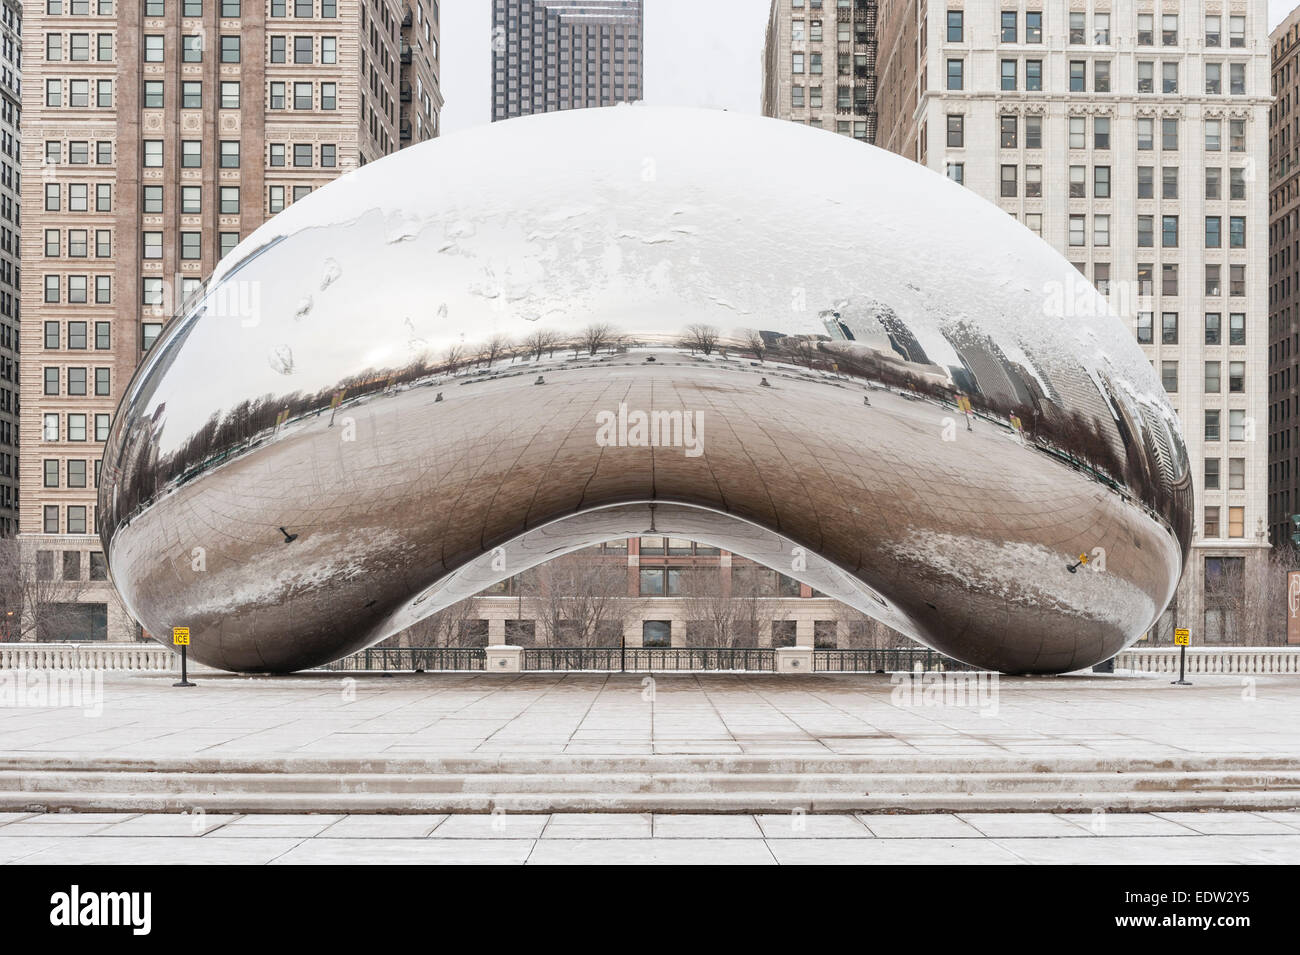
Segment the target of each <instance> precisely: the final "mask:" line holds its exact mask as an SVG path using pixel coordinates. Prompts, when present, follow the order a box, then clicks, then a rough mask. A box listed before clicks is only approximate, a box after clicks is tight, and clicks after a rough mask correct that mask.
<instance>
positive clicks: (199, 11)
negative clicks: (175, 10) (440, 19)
mask: <svg viewBox="0 0 1300 955" xmlns="http://www.w3.org/2000/svg"><path fill="white" fill-rule="evenodd" d="M203 2H204V0H179V4H180V11H181V16H182V17H187V18H194V17H202V16H203ZM212 2H213V3H214V5H215V7H216V10H217V12H218V14H219V15H220V16H221V17H223V18H225V19H234V18H236V17H239V16H242V15H243V12H242V4H241V2H240V0H212ZM175 3H176V0H173V6H174V5H175ZM315 6H316V0H271V16H272V17H287V16H288V15H289V13H288V11H289V10H290V9H292V10H293V15H294V16H295V17H296V18H298V19H300V20H303V19H310V18H312V17H313V16H314V15H315V12H314V11H315ZM91 8H92V3H91V0H45V13H46V14H47V15H48V16H52V17H57V16H62V15H63V14H64V13H68V14H71V15H72V16H74V17H87V16H90V13H91ZM93 8H94V11H95V13H96V14H98V15H99V16H101V17H111V16H112V15H113V0H95V2H94V4H93ZM434 8H435V10H436V9H437V4H436V3H435V4H434ZM144 15H145V16H146V17H152V18H159V17H165V16H166V15H167V3H166V0H144ZM338 15H339V5H338V0H320V16H321V17H322V18H323V19H327V20H328V19H335V18H337V17H338ZM435 16H436V14H435Z"/></svg>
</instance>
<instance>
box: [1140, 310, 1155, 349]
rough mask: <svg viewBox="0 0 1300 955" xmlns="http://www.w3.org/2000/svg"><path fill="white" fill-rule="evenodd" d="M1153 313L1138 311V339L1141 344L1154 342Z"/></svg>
mask: <svg viewBox="0 0 1300 955" xmlns="http://www.w3.org/2000/svg"><path fill="white" fill-rule="evenodd" d="M1151 326H1152V313H1151V312H1138V316H1137V340H1138V344H1139V345H1150V344H1151V343H1152V328H1151Z"/></svg>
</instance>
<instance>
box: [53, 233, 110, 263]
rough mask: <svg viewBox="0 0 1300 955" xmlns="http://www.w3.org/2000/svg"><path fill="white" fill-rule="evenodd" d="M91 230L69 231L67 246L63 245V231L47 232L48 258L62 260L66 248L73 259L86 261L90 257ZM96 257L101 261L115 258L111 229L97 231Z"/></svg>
mask: <svg viewBox="0 0 1300 955" xmlns="http://www.w3.org/2000/svg"><path fill="white" fill-rule="evenodd" d="M90 235H91V233H90V230H89V229H69V230H68V231H67V239H68V241H67V245H66V246H65V245H64V243H63V236H64V233H63V230H62V229H46V230H45V256H46V258H52V259H55V258H60V257H61V256H62V255H63V254H64V250H65V248H66V251H67V255H68V257H69V258H73V259H84V258H88V257H89V256H90V248H91V244H90V243H91V239H90ZM94 235H95V240H94V242H95V245H94V248H95V257H96V258H99V259H107V258H112V256H113V231H112V230H111V229H96V230H95V233H94Z"/></svg>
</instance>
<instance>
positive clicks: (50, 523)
mask: <svg viewBox="0 0 1300 955" xmlns="http://www.w3.org/2000/svg"><path fill="white" fill-rule="evenodd" d="M65 510H66V512H67V516H66V520H65V522H64V524H63V529H62V530H60V529H59V506H58V505H57V504H46V505H45V507H44V508H42V510H41V530H42V532H43V533H46V534H59V533H63V534H89V533H90V531H89V529H88V525H87V523H86V517H87V515H88V514H89V512H90V508H88V507H87V506H86V505H84V504H69V505H68V506H67V508H66V509H65ZM46 553H48V552H46ZM38 556H39V555H38Z"/></svg>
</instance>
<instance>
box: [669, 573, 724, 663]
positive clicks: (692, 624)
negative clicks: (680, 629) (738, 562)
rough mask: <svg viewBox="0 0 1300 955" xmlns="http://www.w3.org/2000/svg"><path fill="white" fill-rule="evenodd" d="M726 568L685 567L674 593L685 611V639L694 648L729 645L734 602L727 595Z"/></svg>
mask: <svg viewBox="0 0 1300 955" xmlns="http://www.w3.org/2000/svg"><path fill="white" fill-rule="evenodd" d="M729 572H730V568H727V567H688V568H686V569H684V570H683V571H682V573H681V577H680V578H679V584H678V593H679V594H680V595H681V597H682V606H683V609H684V610H685V611H686V642H687V644H688V645H689V646H695V647H729V646H731V645H732V640H733V639H734V637H735V630H736V627H735V622H736V614H737V610H738V609H739V608H738V607H737V601H735V600H733V599H732V597H731V581H730V579H729V576H728V575H729Z"/></svg>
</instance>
